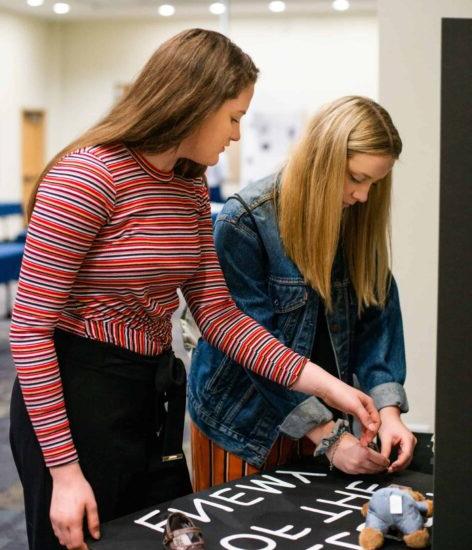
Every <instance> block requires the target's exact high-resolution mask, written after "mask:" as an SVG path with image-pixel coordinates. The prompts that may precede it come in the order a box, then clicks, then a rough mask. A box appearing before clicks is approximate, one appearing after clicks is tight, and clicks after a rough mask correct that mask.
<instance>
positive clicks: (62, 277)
mask: <svg viewBox="0 0 472 550" xmlns="http://www.w3.org/2000/svg"><path fill="white" fill-rule="evenodd" d="M113 203H114V186H113V181H112V178H111V177H110V174H109V172H108V170H107V169H106V167H105V166H104V165H103V163H102V162H101V161H100V160H99V159H97V158H95V157H94V156H93V155H92V154H90V153H87V152H84V151H81V152H78V153H73V154H70V155H68V156H66V157H64V158H63V159H62V160H61V161H59V162H58V163H57V164H56V165H55V166H54V168H53V169H52V170H51V171H50V172H49V173H48V174H47V175H46V177H45V178H44V180H43V181H42V182H41V185H40V187H39V190H38V194H37V200H36V205H35V208H34V212H33V215H32V218H31V221H30V224H29V227H28V235H27V239H26V245H25V253H24V257H23V263H22V267H21V273H20V280H19V286H18V293H17V297H16V301H15V306H14V310H13V317H12V324H11V332H10V342H11V350H12V355H13V359H14V362H15V365H16V368H17V371H18V378H19V382H20V385H21V390H22V393H23V397H24V400H25V404H26V408H27V410H28V414H29V416H30V418H31V421H32V424H33V428H34V430H35V433H36V436H37V438H38V441H39V444H40V446H41V449H42V452H43V455H44V459H45V462H46V466H48V467H51V466H58V465H62V464H67V463H69V462H73V461H76V460H77V453H76V450H75V447H74V443H73V440H72V437H71V433H70V429H69V421H68V418H67V414H66V409H65V406H64V397H63V389H62V383H61V378H60V373H59V366H58V363H57V356H56V351H55V348H54V342H53V333H54V329H55V326H56V323H57V320H58V318H59V316H60V314H61V311H62V310H63V308H64V306H65V304H66V302H67V300H68V297H69V295H70V291H71V288H72V285H73V283H74V280H75V278H76V275H77V272H78V270H79V268H80V266H81V264H82V261H83V259H84V257H85V255H86V253H87V251H88V250H89V248H90V246H91V244H92V242H93V240H94V238H95V236H96V234H97V232H98V231H99V230H100V228H101V227H102V226H103V224H104V223H105V222H106V220H107V219H108V217H109V216H110V213H111V212H112V210H113Z"/></svg>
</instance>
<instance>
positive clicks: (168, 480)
mask: <svg viewBox="0 0 472 550" xmlns="http://www.w3.org/2000/svg"><path fill="white" fill-rule="evenodd" d="M54 343H55V347H56V351H57V355H58V361H59V367H60V371H61V378H62V384H63V388H64V398H65V403H66V408H67V415H68V417H69V421H70V429H71V433H72V437H73V440H74V444H75V446H76V449H77V452H78V456H79V463H80V466H81V468H82V472H83V474H84V476H85V478H86V479H87V480H88V482H89V483H90V485H91V486H92V489H93V491H94V494H95V498H96V500H97V505H98V511H99V516H100V521H101V522H104V521H108V520H111V519H114V518H116V517H119V516H122V515H125V514H129V513H132V512H135V511H137V510H140V509H143V508H146V507H149V506H154V505H156V504H159V503H160V502H164V501H166V500H171V499H174V498H177V497H179V496H183V495H186V494H189V493H190V492H191V491H192V488H191V484H190V478H189V474H188V469H187V465H186V461H185V457H184V456H183V453H182V449H181V445H182V430H183V417H184V412H185V369H184V367H183V364H182V362H181V361H180V360H178V359H176V358H175V357H174V355H173V353H172V351H169V352H166V353H163V354H162V355H160V356H158V357H149V356H144V355H140V354H137V353H134V352H131V351H129V350H126V349H123V348H120V347H117V346H114V345H112V344H106V343H102V342H98V341H95V340H90V339H87V338H83V337H80V336H77V335H73V334H70V333H67V332H64V331H60V330H56V332H55V335H54ZM10 440H11V445H12V450H13V455H14V458H15V462H16V465H17V468H18V471H19V474H20V478H21V481H22V484H23V487H24V493H25V513H26V519H27V529H28V538H29V542H30V548H34V549H39V548H41V549H44V548H50V547H51V548H53V547H52V546H47V544H49V545H50V544H52V542H51V541H52V540H55V537H54V534H52V537H53V538H52V539H51V538H50V535H51V533H52V528H51V526H50V522H49V506H50V500H51V478H50V474H49V470H48V469H47V468H46V466H45V464H44V459H43V456H42V453H41V450H40V448H39V444H38V442H37V439H36V436H35V434H34V431H33V428H32V425H31V421H30V419H29V416H28V414H27V412H26V408H25V405H24V401H23V397H22V394H21V390H20V388H19V384H18V381H16V382H15V385H14V388H13V394H12V401H11V429H10ZM49 531H50V532H49ZM44 536H46V538H44ZM56 543H57V541H56ZM57 548H61V546H60V545H59V544H58V543H57Z"/></svg>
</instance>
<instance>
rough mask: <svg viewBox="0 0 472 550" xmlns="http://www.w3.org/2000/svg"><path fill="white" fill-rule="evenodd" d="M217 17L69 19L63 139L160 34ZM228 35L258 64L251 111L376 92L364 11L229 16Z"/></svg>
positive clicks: (106, 102)
mask: <svg viewBox="0 0 472 550" xmlns="http://www.w3.org/2000/svg"><path fill="white" fill-rule="evenodd" d="M191 26H200V27H205V28H213V29H215V30H218V26H217V22H216V21H215V20H214V19H213V20H208V21H204V20H200V21H198V22H197V23H195V22H191V21H189V22H185V21H174V22H172V21H171V22H155V21H152V22H138V21H112V22H106V23H103V22H70V23H68V24H64V26H63V80H62V91H63V105H62V108H63V116H62V119H61V125H60V128H59V129H58V134H59V135H60V139H61V140H62V142H63V143H66V142H68V141H70V140H71V139H73V138H74V137H75V136H77V135H78V134H79V133H80V132H81V131H82V130H83V129H85V128H86V127H87V126H89V125H90V124H91V123H92V122H94V121H95V120H96V119H97V118H98V117H99V116H101V115H102V114H103V113H104V112H105V111H106V110H107V109H108V108H109V107H110V105H111V103H112V100H113V85H114V84H116V83H119V82H127V81H129V80H131V79H132V78H133V77H134V76H135V75H136V74H137V72H138V71H139V69H140V68H141V67H142V65H143V64H144V63H145V61H146V59H147V58H148V57H149V56H150V54H151V53H152V52H153V51H154V50H155V49H156V48H157V47H158V46H159V44H161V43H162V42H163V41H164V40H165V39H167V38H168V37H170V36H172V35H173V34H175V33H177V32H179V31H181V30H183V29H185V28H189V27H191ZM230 34H231V37H232V38H233V40H235V42H236V43H237V44H238V45H240V46H241V47H242V48H243V49H244V50H245V51H247V52H248V53H249V54H250V55H251V56H253V58H254V61H255V63H256V65H257V66H258V67H259V68H260V69H261V76H260V81H259V83H258V86H257V91H256V95H255V97H254V101H253V104H252V108H253V109H256V108H258V109H266V110H267V109H269V110H270V109H272V110H277V109H289V108H290V109H291V108H292V107H293V104H294V103H295V104H296V106H297V108H299V109H304V110H306V111H307V112H310V111H313V110H315V109H316V108H317V107H318V106H319V105H320V104H321V103H323V102H324V101H326V100H328V99H331V98H333V97H336V96H340V95H345V94H347V93H360V94H366V95H370V96H374V97H376V96H377V81H378V75H377V49H378V48H377V21H376V18H375V16H374V15H372V16H369V15H365V16H359V17H356V16H317V17H314V16H308V17H304V18H296V17H293V18H284V19H281V18H278V17H275V18H274V17H258V18H251V19H235V20H233V21H232V22H231V31H230Z"/></svg>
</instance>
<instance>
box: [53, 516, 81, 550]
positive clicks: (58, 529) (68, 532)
mask: <svg viewBox="0 0 472 550" xmlns="http://www.w3.org/2000/svg"><path fill="white" fill-rule="evenodd" d="M52 525H53V531H54V534H55V535H56V537H57V539H58V540H59V542H60V543H61V544H62V546H65V547H66V548H67V549H68V550H88V547H87V545H86V544H85V542H84V533H83V531H82V524H81V523H79V524H72V525H71V527H67V525H66V524H60V525H59V524H58V523H57V522H56V523H53V524H52Z"/></svg>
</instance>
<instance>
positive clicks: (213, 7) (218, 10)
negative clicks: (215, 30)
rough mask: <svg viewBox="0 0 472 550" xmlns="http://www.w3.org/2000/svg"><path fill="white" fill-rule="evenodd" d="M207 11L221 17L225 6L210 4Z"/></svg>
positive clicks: (218, 3)
mask: <svg viewBox="0 0 472 550" xmlns="http://www.w3.org/2000/svg"><path fill="white" fill-rule="evenodd" d="M208 9H209V10H210V11H211V13H213V14H214V15H221V14H222V13H224V12H225V11H226V6H225V5H224V4H223V2H214V3H213V4H210V7H209V8H208Z"/></svg>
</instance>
